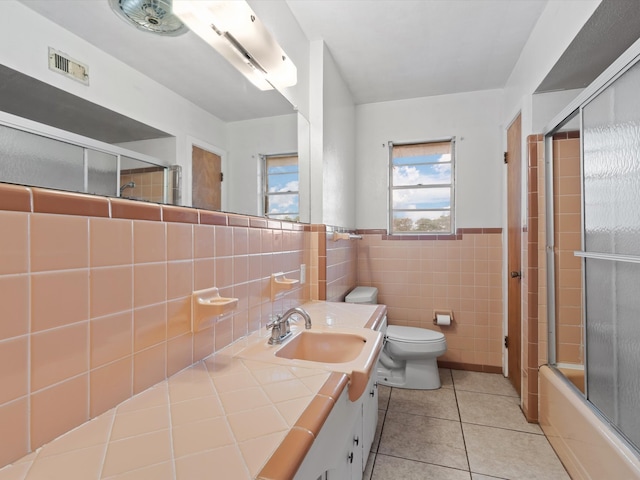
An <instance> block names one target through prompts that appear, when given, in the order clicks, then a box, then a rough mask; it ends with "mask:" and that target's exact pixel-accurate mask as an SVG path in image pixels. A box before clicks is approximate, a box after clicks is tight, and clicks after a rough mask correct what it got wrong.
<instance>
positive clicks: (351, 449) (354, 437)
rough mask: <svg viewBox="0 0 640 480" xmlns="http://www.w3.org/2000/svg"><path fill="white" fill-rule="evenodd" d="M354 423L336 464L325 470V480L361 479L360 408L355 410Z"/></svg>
mask: <svg viewBox="0 0 640 480" xmlns="http://www.w3.org/2000/svg"><path fill="white" fill-rule="evenodd" d="M356 415H357V420H356V422H355V423H354V425H353V427H352V429H351V431H350V433H349V435H348V437H347V441H346V442H345V443H344V447H343V452H344V454H343V457H342V459H341V461H340V462H338V465H337V466H336V467H335V468H333V469H331V470H329V471H328V472H327V480H362V472H363V468H362V456H363V449H362V409H361V408H360V409H358V410H357V414H356Z"/></svg>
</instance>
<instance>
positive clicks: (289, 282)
mask: <svg viewBox="0 0 640 480" xmlns="http://www.w3.org/2000/svg"><path fill="white" fill-rule="evenodd" d="M299 282H300V280H297V279H295V278H286V277H285V276H284V273H282V272H278V273H273V274H271V301H274V300H275V299H276V298H277V297H278V296H279V295H281V294H282V293H284V292H285V291H287V290H291V288H293V286H294V285H295V284H296V283H299Z"/></svg>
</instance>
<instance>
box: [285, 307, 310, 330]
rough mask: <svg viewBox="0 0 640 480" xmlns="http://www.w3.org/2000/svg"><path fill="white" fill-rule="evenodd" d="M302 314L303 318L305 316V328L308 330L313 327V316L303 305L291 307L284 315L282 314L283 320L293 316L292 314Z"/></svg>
mask: <svg viewBox="0 0 640 480" xmlns="http://www.w3.org/2000/svg"><path fill="white" fill-rule="evenodd" d="M296 314H298V315H300V316H301V317H302V318H304V328H306V329H307V330H309V329H310V328H311V317H310V316H309V314H308V313H307V312H306V310H305V309H304V308H302V307H294V308H290V309H289V310H287V311H286V312H285V313H284V315H282V320H283V321H284V320H286V321H288V320H289V317H291V315H296Z"/></svg>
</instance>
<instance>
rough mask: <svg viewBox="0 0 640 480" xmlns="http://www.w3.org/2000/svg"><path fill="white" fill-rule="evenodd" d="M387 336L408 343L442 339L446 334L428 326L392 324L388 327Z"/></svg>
mask: <svg viewBox="0 0 640 480" xmlns="http://www.w3.org/2000/svg"><path fill="white" fill-rule="evenodd" d="M387 338H389V339H390V340H397V341H399V342H407V343H429V342H437V341H440V340H442V339H443V338H444V335H443V334H442V333H441V332H436V331H433V330H427V329H426V328H416V327H401V326H398V325H390V326H389V327H387Z"/></svg>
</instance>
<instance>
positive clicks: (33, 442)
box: [0, 184, 310, 466]
mask: <svg viewBox="0 0 640 480" xmlns="http://www.w3.org/2000/svg"><path fill="white" fill-rule="evenodd" d="M50 193H52V192H48V191H45V190H42V189H35V188H34V189H27V188H25V187H17V186H12V185H3V184H0V228H1V229H2V235H0V381H1V383H2V388H0V425H2V434H1V435H0V466H2V465H5V464H7V463H9V462H11V461H13V460H15V459H17V458H20V457H21V456H23V455H25V454H27V453H28V452H30V451H32V450H33V449H35V448H37V447H39V446H40V445H42V444H44V443H46V442H48V441H50V440H52V439H53V438H55V437H57V436H59V435H60V434H62V433H64V432H66V431H68V430H70V429H72V428H74V427H76V426H78V425H80V424H81V423H83V422H85V421H87V420H89V419H90V418H93V417H95V416H97V415H99V414H100V413H102V412H104V411H106V410H108V409H110V408H112V407H114V406H115V405H117V404H118V403H120V402H121V401H123V400H125V399H127V398H129V397H131V396H132V395H135V394H137V393H139V392H141V391H143V390H145V389H146V388H148V387H150V386H152V385H154V384H156V383H157V382H159V381H161V380H163V379H164V378H166V377H168V376H170V375H172V374H174V373H176V372H178V371H179V370H181V369H183V368H185V367H187V366H189V365H191V364H192V363H194V362H197V361H199V360H200V359H202V358H204V357H206V356H208V355H210V354H211V353H213V352H215V351H217V350H219V349H221V348H224V347H225V346H227V345H228V344H230V343H231V342H233V341H235V340H237V339H238V338H241V337H243V336H245V335H247V334H248V333H249V332H252V331H255V330H257V329H259V328H262V327H263V326H264V324H265V323H266V321H267V319H268V317H269V315H271V314H272V313H281V312H283V311H284V310H285V309H286V308H288V307H290V306H295V305H298V304H300V303H303V302H304V301H306V300H307V299H308V298H309V294H308V292H309V289H308V288H304V287H300V286H298V287H297V288H294V289H292V290H290V291H289V292H287V294H286V296H283V297H282V298H279V299H277V300H275V301H273V302H272V300H271V296H270V294H271V290H270V276H271V274H272V273H275V272H277V271H284V272H285V273H286V274H287V276H288V277H291V278H298V274H299V268H300V264H302V263H307V264H308V263H309V259H308V258H307V257H306V256H307V255H308V249H305V243H306V240H305V237H306V236H307V235H309V234H310V232H305V231H304V230H303V227H302V226H301V225H295V224H286V223H281V222H273V221H267V220H264V219H254V218H251V219H249V217H237V216H227V215H224V214H218V213H213V212H199V211H197V210H193V209H186V208H180V207H167V206H164V207H163V206H160V205H154V204H142V205H140V204H134V202H125V201H122V200H118V201H114V204H116V203H117V205H118V209H115V210H111V214H112V215H113V214H114V211H115V212H116V213H117V214H118V215H119V216H121V217H125V218H109V217H99V216H94V215H95V209H94V210H91V209H92V208H94V207H95V206H96V205H98V207H101V206H102V205H103V200H107V205H109V200H108V199H103V198H101V197H86V196H83V195H76V194H60V195H59V196H57V195H58V192H53V198H54V201H52V202H47V203H46V210H47V211H52V213H40V211H39V209H38V208H32V207H31V206H32V205H33V202H32V197H34V196H36V195H39V194H47V195H49V194H50ZM57 199H61V202H59V203H56V201H55V200H57ZM85 200H86V201H87V202H88V203H87V206H86V208H83V207H78V206H77V203H78V202H80V203H82V202H84V201H85ZM69 202H71V204H73V205H75V206H74V208H72V209H69V208H67V207H68V205H69ZM127 203H131V204H132V205H133V208H132V209H130V210H127ZM43 205H44V204H43ZM139 207H142V208H139ZM65 211H68V212H70V213H72V214H71V215H69V214H64V212H65ZM106 211H107V213H109V210H106ZM100 212H101V213H103V211H102V210H100ZM194 212H195V217H194V216H193V214H194ZM200 213H202V215H200ZM127 216H128V217H131V218H126V217H127ZM136 217H143V218H146V217H149V218H154V219H159V218H164V219H175V220H178V221H177V222H171V221H148V220H141V219H137V218H136ZM194 219H195V220H196V221H195V222H194V223H180V221H183V222H184V221H187V222H188V221H193V220H194ZM205 222H206V223H205ZM207 223H210V224H207ZM252 224H253V225H252ZM213 286H216V287H218V288H219V289H220V293H221V294H222V295H223V296H230V297H236V298H239V302H238V307H237V309H236V310H234V311H233V312H232V313H230V314H227V315H225V316H222V317H220V319H219V320H218V322H217V323H216V324H215V326H214V327H212V328H209V329H205V330H203V331H200V332H198V333H195V334H194V333H191V293H192V292H193V291H194V290H198V289H204V288H209V287H213Z"/></svg>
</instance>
